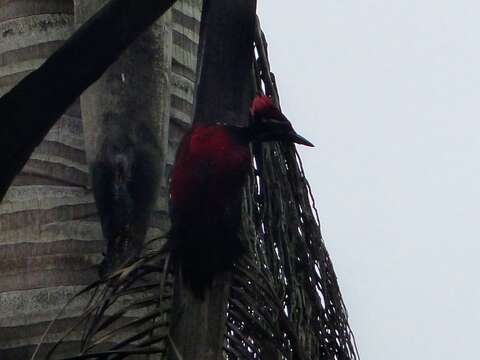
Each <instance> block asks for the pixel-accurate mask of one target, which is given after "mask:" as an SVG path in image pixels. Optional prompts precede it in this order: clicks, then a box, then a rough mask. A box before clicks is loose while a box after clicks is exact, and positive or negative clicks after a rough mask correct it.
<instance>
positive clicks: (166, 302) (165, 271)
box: [32, 247, 173, 360]
mask: <svg viewBox="0 0 480 360" xmlns="http://www.w3.org/2000/svg"><path fill="white" fill-rule="evenodd" d="M170 274H171V271H170V262H169V254H168V252H167V251H166V250H165V249H164V248H163V247H162V248H161V249H160V250H148V251H146V252H145V254H144V255H143V256H141V257H140V258H138V259H136V260H135V261H132V262H129V263H126V264H125V265H123V266H122V267H120V268H119V269H118V270H116V271H115V272H113V273H112V274H110V275H108V276H106V277H105V278H104V279H102V280H99V281H96V282H95V283H93V284H92V285H90V286H88V287H87V288H85V289H84V290H82V291H81V292H79V293H78V294H77V295H76V296H75V298H77V297H80V296H85V295H87V294H88V295H89V296H90V300H89V301H88V303H87V305H86V307H85V309H84V311H83V314H82V316H81V317H80V320H79V321H78V322H77V323H76V324H75V325H74V326H72V327H71V328H70V329H69V330H68V331H66V332H65V334H64V335H63V336H62V337H61V338H60V339H59V340H58V341H57V342H56V343H55V344H54V345H53V346H52V347H51V348H50V349H49V351H48V352H47V355H46V359H51V358H53V356H54V355H55V353H56V351H57V350H58V348H59V346H60V345H62V343H63V342H64V341H65V339H66V338H67V337H68V336H69V335H70V334H71V333H72V332H74V331H75V330H78V328H79V327H83V336H82V339H81V342H80V348H79V349H78V351H76V354H77V355H75V356H71V357H68V359H72V360H73V359H76V360H79V359H107V358H108V359H123V358H125V357H127V356H131V355H148V354H158V353H164V352H165V351H166V347H167V344H169V343H170V342H171V341H170V340H169V337H168V329H169V319H170V309H171V300H172V292H173V289H172V279H171V275H170ZM73 300H74V299H72V300H71V301H70V302H69V304H70V303H71V302H72V301H73ZM69 304H67V305H66V306H65V308H64V310H63V312H64V311H66V310H67V309H68V305H69ZM59 316H60V314H59ZM52 325H53V323H52V324H51V325H50V326H49V328H48V329H47V332H48V331H49V329H50V328H51V326H52ZM44 338H45V336H44ZM40 346H42V342H40V344H39V345H38V348H37V351H36V353H35V354H34V355H33V357H32V359H35V356H36V354H37V353H38V350H39V348H40Z"/></svg>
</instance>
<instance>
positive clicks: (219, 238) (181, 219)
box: [169, 96, 313, 298]
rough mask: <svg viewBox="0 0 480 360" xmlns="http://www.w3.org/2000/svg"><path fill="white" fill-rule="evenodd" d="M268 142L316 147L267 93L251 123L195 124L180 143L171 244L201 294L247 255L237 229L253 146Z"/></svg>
mask: <svg viewBox="0 0 480 360" xmlns="http://www.w3.org/2000/svg"><path fill="white" fill-rule="evenodd" d="M266 141H288V142H295V143H298V144H302V145H307V146H313V145H312V144H311V143H310V142H309V141H308V140H306V139H305V138H303V137H301V136H300V135H298V134H297V133H296V132H295V131H294V130H293V127H292V125H291V123H290V122H289V121H288V119H287V118H286V117H285V116H284V115H283V114H282V112H281V111H280V110H279V109H278V108H277V107H275V106H274V104H273V102H272V100H271V99H270V98H269V97H266V96H257V97H256V98H255V99H254V100H253V102H252V106H251V123H250V125H249V126H247V127H236V126H232V125H226V124H221V123H216V124H196V125H194V126H193V127H192V129H190V131H189V132H188V133H187V134H186V135H185V136H184V138H183V139H182V141H181V143H180V146H179V148H178V151H177V154H176V158H175V164H174V166H173V170H172V175H171V183H170V216H171V223H172V225H171V229H170V232H169V239H170V243H169V244H170V246H171V249H172V255H173V259H174V261H175V263H176V264H178V266H180V267H181V271H182V277H183V281H184V282H185V284H186V285H187V286H188V287H190V288H191V289H192V291H193V293H194V294H195V295H196V296H197V297H199V298H203V296H204V291H205V289H206V288H207V287H209V286H210V285H211V283H212V280H213V278H214V277H215V276H216V275H217V274H219V273H222V272H225V271H229V270H231V269H232V266H233V264H234V262H235V261H236V260H238V258H239V257H240V256H241V255H242V252H243V249H242V245H241V242H240V238H239V234H238V233H239V228H240V221H241V196H242V187H243V185H244V183H245V181H246V178H247V174H248V171H249V169H250V165H251V162H252V156H251V152H250V147H249V144H250V143H251V142H266Z"/></svg>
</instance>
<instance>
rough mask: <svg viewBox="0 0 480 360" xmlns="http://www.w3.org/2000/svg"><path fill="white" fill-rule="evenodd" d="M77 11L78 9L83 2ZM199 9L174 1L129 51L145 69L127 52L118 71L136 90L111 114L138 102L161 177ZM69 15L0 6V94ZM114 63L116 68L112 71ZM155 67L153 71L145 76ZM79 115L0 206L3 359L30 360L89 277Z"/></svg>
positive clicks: (68, 119)
mask: <svg viewBox="0 0 480 360" xmlns="http://www.w3.org/2000/svg"><path fill="white" fill-rule="evenodd" d="M83 3H85V2H83ZM90 3H91V4H90V5H95V6H98V5H99V4H100V2H98V1H90ZM95 3H96V4H95ZM75 5H76V7H77V9H80V7H81V5H82V1H76V4H75ZM200 9H201V1H200V0H184V1H178V3H177V4H176V5H175V8H173V9H172V10H171V14H170V15H168V16H167V19H171V20H162V21H163V22H161V23H158V24H157V25H156V26H155V27H154V28H153V29H152V30H150V32H149V34H147V35H146V36H144V37H143V38H142V39H141V40H139V41H138V42H137V46H140V47H142V46H144V47H145V51H146V53H145V54H146V55H145V57H144V59H145V63H144V64H142V65H145V64H147V65H148V66H147V68H143V70H142V69H140V68H139V67H135V65H134V64H132V61H131V59H132V53H130V54H127V55H126V56H125V57H124V59H127V60H120V61H119V63H118V64H122V61H123V64H124V65H125V66H127V69H128V71H129V72H128V73H126V81H130V80H135V81H138V83H137V85H136V86H133V84H131V83H130V84H129V85H130V86H131V87H132V90H135V91H136V93H134V92H133V91H131V92H130V93H129V91H130V90H128V91H126V92H125V93H124V95H123V96H119V97H117V99H116V101H118V102H119V104H120V105H119V107H118V108H116V107H113V109H114V110H116V111H119V110H120V109H125V108H126V107H127V106H128V105H126V104H127V102H128V101H130V102H136V103H135V104H136V105H138V106H139V107H138V108H139V111H140V115H139V116H141V117H143V118H144V119H147V120H148V121H152V122H153V123H154V124H155V126H156V131H157V135H158V136H159V138H160V139H161V140H162V141H161V142H162V144H163V146H164V150H165V152H166V154H167V158H166V161H165V163H166V165H165V167H166V171H167V173H168V170H169V168H170V167H171V164H172V163H173V154H174V153H175V149H176V147H177V145H178V142H179V140H180V138H181V136H182V134H183V132H184V131H185V129H186V128H187V127H188V126H189V124H190V122H191V111H192V107H193V83H194V74H195V66H196V44H197V43H198V31H199V21H200V12H201V10H200ZM73 14H74V3H73V0H36V1H22V0H13V1H3V0H0V34H2V39H1V41H0V95H3V94H5V93H6V92H7V91H8V90H9V89H10V88H11V87H13V86H14V85H15V84H16V83H17V82H18V81H20V80H21V79H22V78H23V77H24V76H26V75H27V74H29V73H30V72H31V71H32V70H34V69H36V68H37V67H38V66H39V65H40V64H42V63H43V61H44V60H45V59H46V58H47V57H48V56H49V55H50V54H51V53H52V52H53V51H54V50H56V49H57V48H58V47H59V46H60V45H61V44H62V43H63V42H64V41H65V40H66V39H67V38H68V37H69V36H70V35H71V34H72V32H73V28H74V16H73ZM77 15H78V16H79V18H80V17H81V16H82V14H81V13H78V14H77ZM83 16H85V13H84V15H83ZM155 32H156V33H155ZM161 49H162V50H161ZM159 50H161V51H160V53H157V51H159ZM153 52H155V54H154V55H155V56H153V59H152V58H149V57H148V56H147V55H148V54H152V53H153ZM129 61H130V63H129ZM135 61H137V60H136V59H135ZM118 64H117V65H116V66H117V67H114V69H118V66H119V65H118ZM153 65H155V66H157V67H155V68H152V66H153ZM140 70H141V71H140ZM114 71H115V70H114ZM139 71H140V73H139ZM117 74H118V73H117ZM150 76H152V77H151V78H150ZM122 78H123V77H120V80H121V79H122ZM117 79H118V78H117ZM101 84H102V81H100V82H99V85H95V86H93V87H92V89H91V91H93V92H94V91H100V89H101V86H102V85H101ZM130 86H129V87H130ZM108 91H109V90H108V89H107V93H108ZM170 93H171V96H170V95H169V94H170ZM90 94H91V93H90ZM133 95H135V97H134V96H133ZM106 98H107V97H106V96H105V97H102V98H100V99H106ZM88 99H89V95H88V94H87V95H86V96H85V97H84V99H82V102H83V104H82V107H83V109H86V110H85V112H86V115H85V126H86V129H87V134H91V132H90V133H89V132H88V130H90V131H92V130H91V129H89V128H88V124H91V121H92V119H93V115H92V113H91V112H89V111H92V112H93V114H95V112H96V113H97V114H98V108H99V107H101V106H102V104H101V102H97V103H96V105H95V106H98V107H95V106H93V105H92V106H88V105H85V104H88V101H89V100H88ZM90 99H92V98H91V97H90ZM127 100H128V101H127ZM130 105H132V103H130ZM168 109H170V112H169V113H168ZM81 113H82V112H81V106H80V101H77V102H76V103H75V104H74V105H73V106H72V107H71V108H70V109H69V110H68V111H67V112H66V113H65V115H64V116H62V118H61V119H60V120H59V121H58V122H57V124H56V125H55V126H54V127H53V128H52V130H51V131H50V132H49V133H48V135H47V136H46V138H45V140H44V141H43V142H42V144H41V145H40V146H39V147H38V148H37V149H36V151H35V152H34V154H33V155H32V157H31V159H30V160H29V161H28V163H27V164H26V166H25V168H24V169H23V171H22V173H21V174H19V175H18V176H17V178H16V179H15V181H14V184H13V186H12V187H11V188H10V190H9V192H8V194H7V195H6V197H5V199H4V201H3V202H2V203H1V204H0V304H2V305H1V310H2V311H1V313H0V358H1V359H2V360H10V359H15V360H16V359H25V358H28V357H29V356H30V355H31V354H32V352H33V350H34V347H35V345H36V344H37V343H38V342H39V340H40V338H41V336H42V334H43V331H44V330H45V328H46V326H47V325H48V324H49V323H50V321H51V320H52V319H53V318H54V317H55V316H56V315H57V314H58V313H59V311H60V309H61V308H62V306H63V305H64V304H65V303H66V302H67V301H68V299H70V298H71V297H72V295H73V294H75V293H76V292H77V291H78V290H79V289H80V288H82V287H83V286H84V285H86V284H88V283H91V282H92V281H93V280H94V279H96V277H97V269H96V266H97V264H98V262H99V261H100V259H101V255H100V252H101V250H102V247H103V240H102V235H101V230H100V226H99V223H98V220H97V218H96V215H95V213H96V210H95V205H94V202H93V197H92V194H91V191H89V190H88V188H89V184H88V171H87V169H88V167H87V160H86V159H87V156H86V154H85V147H84V133H83V124H82V114H81ZM89 119H90V120H89ZM167 120H169V121H167ZM89 121H90V123H89ZM93 131H94V130H93ZM167 137H168V138H167ZM92 139H93V137H92V136H88V135H87V137H86V139H85V140H86V143H87V154H89V155H90V156H92V154H94V152H95V148H94V144H92V143H91V140H92ZM167 139H168V141H167ZM165 186H166V181H163V191H162V192H161V196H160V199H159V201H158V207H157V210H156V212H155V216H154V221H153V224H152V226H153V227H154V228H157V230H159V229H162V230H163V229H165V228H166V227H167V221H168V217H167V211H166V195H165V194H166V191H165ZM84 305H85V299H79V300H78V301H75V303H74V304H73V306H72V307H69V311H68V314H64V315H62V316H61V319H60V321H59V322H58V323H57V325H56V326H55V327H54V329H53V331H51V332H50V335H49V336H48V338H47V339H46V342H47V343H52V342H54V341H55V340H56V339H57V338H58V337H59V336H60V334H63V332H64V331H65V329H67V328H69V327H70V326H71V325H72V324H73V323H74V322H75V321H76V320H77V318H78V316H79V314H81V312H82V310H83V307H84ZM80 335H81V334H80V332H76V333H73V334H72V335H71V336H70V337H69V341H68V342H67V346H65V347H64V348H63V350H62V351H61V353H62V352H63V353H68V352H69V349H70V348H72V346H74V345H77V344H78V340H79V339H80ZM46 348H47V347H45V348H44V350H46ZM39 358H42V354H41V353H40V354H39Z"/></svg>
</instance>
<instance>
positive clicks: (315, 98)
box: [259, 0, 480, 360]
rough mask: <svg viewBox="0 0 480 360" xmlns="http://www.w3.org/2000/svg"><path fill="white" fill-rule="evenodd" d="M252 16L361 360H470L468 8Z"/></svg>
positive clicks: (367, 7)
mask: <svg viewBox="0 0 480 360" xmlns="http://www.w3.org/2000/svg"><path fill="white" fill-rule="evenodd" d="M259 11H260V15H261V17H262V22H263V27H264V30H265V32H266V34H267V38H268V40H269V43H270V55H271V62H272V66H273V70H274V71H275V73H276V75H277V79H278V82H279V86H280V91H281V95H282V100H283V102H282V104H283V108H284V111H285V112H286V114H287V115H288V116H289V117H290V118H291V120H292V122H294V123H295V124H296V127H297V129H298V130H299V132H301V133H302V134H303V135H305V136H307V138H308V139H309V140H311V141H312V142H314V143H315V144H316V145H317V147H316V148H315V149H313V150H312V149H305V150H302V156H303V159H304V162H305V166H306V168H307V171H308V175H309V180H310V182H311V184H312V186H313V188H314V191H315V195H316V199H317V203H318V207H319V211H320V216H321V221H322V223H323V234H324V237H325V241H326V243H327V247H328V248H329V250H330V252H331V255H332V257H333V260H334V264H335V267H336V271H337V275H338V277H339V281H340V285H341V288H342V290H343V295H344V299H345V302H346V303H347V306H348V308H349V312H350V320H351V325H352V327H353V328H354V331H355V334H356V337H357V342H358V345H359V349H360V354H361V357H362V359H364V360H386V359H388V360H405V359H409V360H425V359H435V360H452V359H479V358H480V355H478V348H477V345H478V342H479V340H478V339H479V335H480V333H479V331H478V326H476V324H478V323H479V322H480V306H479V304H480V290H479V285H478V284H479V281H478V277H479V275H480V264H479V263H478V258H479V252H480V241H478V216H479V207H480V206H479V204H480V169H479V165H478V156H479V154H480V142H479V132H480V123H479V119H478V118H479V116H478V115H479V113H480V99H479V92H480V42H479V36H480V2H479V1H478V0H477V1H474V0H455V1H453V0H435V1H433V0H397V1H388V0H377V1H373V0H363V1H358V0H356V1H354V0H315V1H314V0H301V1H300V0H298V1H296V2H292V1H286V0H259Z"/></svg>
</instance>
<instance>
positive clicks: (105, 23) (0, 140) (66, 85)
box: [0, 0, 176, 200]
mask: <svg viewBox="0 0 480 360" xmlns="http://www.w3.org/2000/svg"><path fill="white" fill-rule="evenodd" d="M175 1H176V0H141V1H138V0H111V1H110V2H109V3H108V4H107V5H105V6H104V7H103V8H102V9H101V10H100V11H99V12H98V13H97V14H96V15H94V16H93V17H92V18H91V19H90V20H89V21H88V22H87V23H85V24H84V25H83V26H82V27H81V28H80V29H79V30H78V31H77V32H75V33H74V34H73V35H72V37H71V38H70V39H69V40H68V41H67V42H66V43H65V44H64V45H63V46H62V47H61V48H60V49H59V50H57V51H56V52H55V53H54V54H53V55H52V56H51V57H50V58H48V59H47V61H46V62H45V63H44V64H43V65H42V66H41V67H40V68H39V69H38V70H36V71H34V72H32V73H31V74H30V75H28V76H27V77H26V78H25V79H23V80H22V81H21V82H20V83H19V84H18V85H16V86H15V87H14V88H13V89H12V90H11V91H10V92H8V93H7V94H5V95H4V96H3V97H2V98H0V121H1V122H0V163H1V164H2V174H1V175H0V200H2V199H3V197H4V196H5V193H6V191H7V190H8V187H9V186H10V184H11V183H12V181H13V178H14V177H15V176H16V175H17V173H18V172H20V170H21V169H22V167H23V166H24V165H25V163H26V162H27V160H28V159H29V157H30V155H31V154H32V152H33V150H34V149H35V147H36V146H37V145H38V144H40V142H41V141H42V140H43V138H44V137H45V135H46V134H47V132H48V131H49V130H50V128H51V127H52V126H53V125H54V124H55V122H56V121H57V119H58V118H59V117H60V116H61V115H62V114H63V112H64V111H65V110H66V109H67V108H68V106H70V105H71V104H72V103H73V102H74V101H75V99H76V98H77V97H78V96H79V95H80V94H81V93H82V92H83V91H84V90H85V89H86V88H87V87H88V86H89V85H90V84H92V83H93V82H95V81H96V80H97V79H98V78H99V77H100V76H101V75H102V74H103V72H104V71H105V70H106V69H107V68H108V67H109V66H110V65H111V64H112V63H113V62H114V61H115V60H116V59H117V58H118V57H119V56H120V54H121V53H122V52H123V51H124V50H125V49H126V48H127V47H128V46H129V45H130V44H131V43H132V42H133V40H134V39H135V38H136V37H137V36H138V35H140V34H141V33H142V32H143V31H144V30H145V29H146V28H148V27H149V26H150V25H151V24H152V23H153V22H154V21H155V20H156V19H157V18H158V17H160V16H161V15H162V14H163V13H164V12H165V11H167V10H168V9H169V8H170V7H171V6H172V5H173V4H174V3H175Z"/></svg>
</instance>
